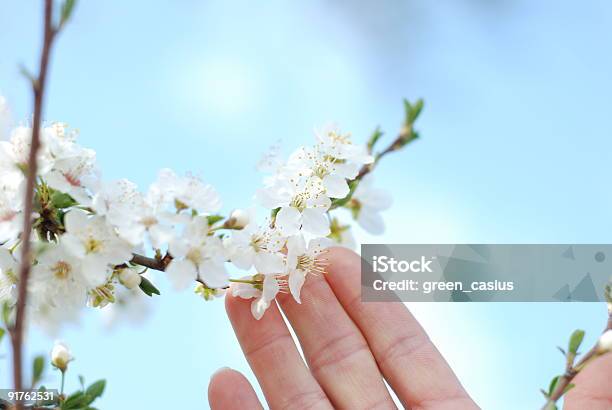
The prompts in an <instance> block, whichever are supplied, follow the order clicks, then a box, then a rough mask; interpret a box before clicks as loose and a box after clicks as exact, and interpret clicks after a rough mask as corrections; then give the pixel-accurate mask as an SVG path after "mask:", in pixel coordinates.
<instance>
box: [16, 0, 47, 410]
mask: <svg viewBox="0 0 612 410" xmlns="http://www.w3.org/2000/svg"><path fill="white" fill-rule="evenodd" d="M52 19H53V1H52V0H45V11H44V33H43V45H42V53H41V56H40V67H39V72H38V77H37V78H36V79H35V80H34V81H32V91H33V93H34V117H33V119H32V141H31V145H30V155H29V158H28V168H27V181H26V192H25V205H24V207H25V209H24V214H23V216H24V222H23V234H22V235H23V236H22V238H21V239H22V248H21V266H20V269H19V285H18V299H17V311H16V315H15V323H14V325H13V326H12V327H11V329H10V330H11V342H12V346H13V383H14V386H15V390H18V391H20V390H22V387H23V379H22V378H23V372H22V369H23V359H22V344H23V332H24V326H25V309H26V298H27V289H28V279H29V276H30V268H31V265H32V260H31V245H32V244H31V242H30V238H31V233H32V208H33V202H34V187H35V185H36V173H37V170H38V169H37V168H38V162H37V155H38V151H39V149H40V128H41V122H42V113H43V103H44V96H45V84H46V81H47V72H48V67H49V57H50V55H51V48H52V46H53V40H54V38H55V34H56V30H55V28H54V27H53V20H52ZM22 408H23V405H22V404H18V405H17V409H22Z"/></svg>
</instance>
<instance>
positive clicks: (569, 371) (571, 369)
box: [542, 310, 612, 410]
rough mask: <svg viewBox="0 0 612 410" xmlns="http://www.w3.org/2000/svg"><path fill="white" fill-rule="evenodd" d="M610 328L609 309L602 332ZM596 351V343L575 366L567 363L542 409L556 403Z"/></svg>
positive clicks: (611, 317) (611, 323) (610, 312)
mask: <svg viewBox="0 0 612 410" xmlns="http://www.w3.org/2000/svg"><path fill="white" fill-rule="evenodd" d="M611 329H612V310H609V311H608V322H607V324H606V328H605V329H604V331H603V333H605V332H607V331H608V330H611ZM598 353H599V352H598V345H597V343H596V344H595V346H593V347H592V348H591V350H589V351H588V352H587V353H586V354H585V355H584V356H582V358H581V359H580V360H579V361H578V363H577V364H576V365H575V366H574V365H573V364H572V363H568V365H567V367H566V369H565V373H564V374H563V376H561V377H560V378H559V381H557V384H556V385H555V390H554V391H553V392H552V393H551V395H550V397H549V398H548V400H547V402H546V404H545V405H544V407H542V410H547V409H549V408H550V405H551V404H554V403H556V402H557V401H558V400H559V399H560V398H561V397H562V396H563V395H564V394H565V393H566V390H567V388H568V386H569V385H570V384H571V382H572V380H574V377H576V376H577V375H578V373H580V371H581V370H582V369H583V368H584V367H585V365H586V364H587V363H588V362H589V361H590V360H591V359H592V358H594V357H596V356H597V355H598Z"/></svg>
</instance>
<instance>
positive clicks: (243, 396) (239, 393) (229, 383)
mask: <svg viewBox="0 0 612 410" xmlns="http://www.w3.org/2000/svg"><path fill="white" fill-rule="evenodd" d="M208 403H209V405H210V408H211V409H213V410H215V409H224V410H225V409H228V410H232V409H237V410H238V409H245V408H247V409H261V408H262V406H261V403H260V402H259V399H258V398H257V394H256V393H255V390H254V389H253V387H252V386H251V383H249V381H248V380H247V378H246V377H244V375H243V374H242V373H240V372H238V371H236V370H232V369H230V368H229V367H222V368H220V369H219V370H217V371H216V372H215V373H213V375H212V376H211V378H210V383H209V384H208Z"/></svg>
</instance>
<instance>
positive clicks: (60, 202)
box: [51, 191, 77, 209]
mask: <svg viewBox="0 0 612 410" xmlns="http://www.w3.org/2000/svg"><path fill="white" fill-rule="evenodd" d="M51 203H52V204H53V206H54V207H55V208H58V209H64V208H70V207H71V206H75V205H77V201H75V200H74V198H72V197H71V196H70V195H68V194H66V193H64V192H60V191H54V192H53V194H51Z"/></svg>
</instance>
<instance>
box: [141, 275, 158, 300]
mask: <svg viewBox="0 0 612 410" xmlns="http://www.w3.org/2000/svg"><path fill="white" fill-rule="evenodd" d="M141 279H142V280H141V281H140V285H139V287H140V289H141V290H142V291H143V292H144V293H145V294H147V295H148V296H153V294H156V295H160V293H159V289H157V288H156V287H155V285H153V284H152V283H151V281H150V280H149V279H147V278H145V277H144V276H141Z"/></svg>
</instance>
